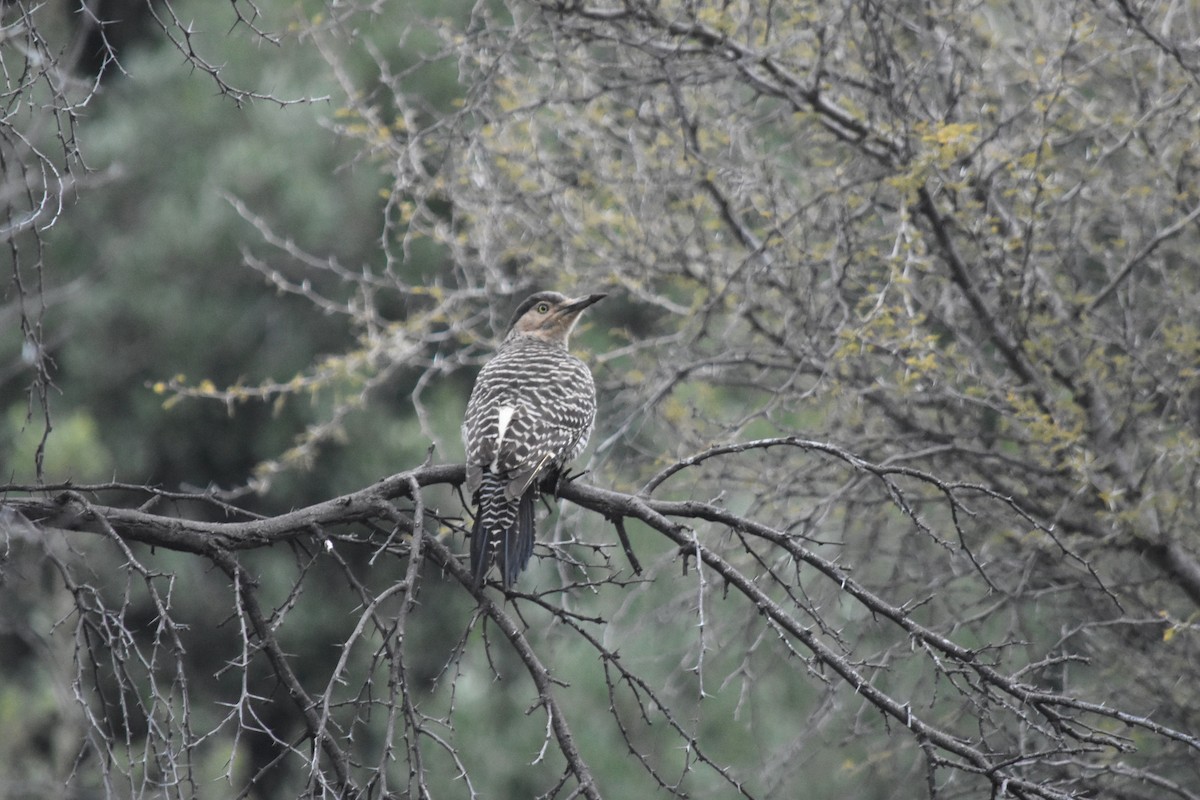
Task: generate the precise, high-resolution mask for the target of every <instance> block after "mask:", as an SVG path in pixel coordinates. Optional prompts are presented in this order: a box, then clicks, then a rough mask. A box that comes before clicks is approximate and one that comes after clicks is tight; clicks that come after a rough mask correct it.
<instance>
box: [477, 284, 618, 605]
mask: <svg viewBox="0 0 1200 800" xmlns="http://www.w3.org/2000/svg"><path fill="white" fill-rule="evenodd" d="M606 296H607V295H605V294H586V295H582V296H580V297H567V296H565V295H562V294H559V293H558V292H537V293H536V294H533V295H530V296H529V297H527V298H526V299H525V300H524V301H523V302H522V303H521V304H520V305H518V306H517V308H516V311H514V312H513V315H512V320H511V321H510V322H509V326H508V331H507V333H506V334H505V337H504V340H503V341H502V342H501V344H500V347H499V349H498V350H497V351H496V353H495V355H493V356H492V358H491V359H489V360H488V361H487V363H486V364H484V366H483V369H481V370H480V372H479V375H478V376H477V377H476V379H475V385H474V388H472V390H471V398H470V400H469V401H468V402H467V411H466V414H465V416H464V419H463V425H462V434H463V444H464V445H465V446H466V451H467V464H466V489H467V494H468V495H469V496H470V497H471V499H472V503H473V504H474V507H475V519H474V522H473V524H472V527H471V573H472V576H473V578H474V582H475V588H476V589H478V588H480V587H481V586H482V585H483V581H484V579H485V577H486V576H487V574H488V572H489V571H490V569H491V567H492V564H493V563H495V564H496V565H497V566H498V567H499V572H500V580H501V584H502V585H503V587H504V589H505V591H507V590H508V589H510V588H511V587H512V585H513V584H514V583H515V582H516V580H517V577H518V576H519V575H520V574H521V572H522V571H523V570H524V569H525V567H526V565H527V564H528V563H529V557H530V556H531V555H532V554H533V540H534V501H535V500H536V499H537V496H538V495H539V493H540V492H541V491H542V487H543V486H548V485H550V482H551V481H554V482H557V481H558V480H559V479H560V477H561V476H562V474H563V469H564V468H565V467H566V465H567V464H568V463H570V462H571V461H573V460H574V459H575V458H577V457H578V456H579V454H580V453H582V452H583V449H584V448H585V447H587V443H588V438H589V437H590V436H591V434H592V427H593V425H594V424H595V420H596V384H595V381H594V380H593V379H592V373H591V371H590V370H589V369H588V367H587V365H586V364H584V363H583V361H581V360H580V359H578V358H576V357H575V356H573V355H571V353H570V352H569V351H568V350H567V341H568V338H569V337H570V335H571V331H572V330H573V329H574V327H575V323H576V322H578V321H579V317H580V315H581V314H582V313H583V311H584V309H586V308H588V307H589V306H591V305H592V304H594V303H596V302H598V301H600V300H602V299H603V298H604V297H606Z"/></svg>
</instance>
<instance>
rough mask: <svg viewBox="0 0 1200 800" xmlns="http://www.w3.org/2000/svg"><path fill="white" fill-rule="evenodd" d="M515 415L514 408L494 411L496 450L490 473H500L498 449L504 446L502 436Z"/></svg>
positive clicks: (501, 408) (503, 407) (515, 408)
mask: <svg viewBox="0 0 1200 800" xmlns="http://www.w3.org/2000/svg"><path fill="white" fill-rule="evenodd" d="M515 413H517V407H516V406H500V407H499V408H498V409H496V449H495V450H494V451H493V452H494V453H495V455H494V456H492V472H496V473H498V472H499V471H500V447H501V445H503V444H504V434H505V432H507V431H508V423H510V422H512V418H513V414H515Z"/></svg>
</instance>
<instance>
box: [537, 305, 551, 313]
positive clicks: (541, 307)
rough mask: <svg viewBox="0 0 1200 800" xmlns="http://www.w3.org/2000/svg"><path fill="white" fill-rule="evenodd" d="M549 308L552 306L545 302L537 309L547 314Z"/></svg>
mask: <svg viewBox="0 0 1200 800" xmlns="http://www.w3.org/2000/svg"><path fill="white" fill-rule="evenodd" d="M549 310H550V306H548V305H546V304H545V303H539V304H538V307H537V311H538V313H539V314H545V313H546V312H547V311H549Z"/></svg>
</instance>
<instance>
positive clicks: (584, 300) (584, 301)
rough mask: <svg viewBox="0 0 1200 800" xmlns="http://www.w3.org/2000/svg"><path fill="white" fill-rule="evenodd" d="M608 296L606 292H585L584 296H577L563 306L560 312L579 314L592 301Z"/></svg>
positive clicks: (595, 301)
mask: <svg viewBox="0 0 1200 800" xmlns="http://www.w3.org/2000/svg"><path fill="white" fill-rule="evenodd" d="M606 297H608V295H606V294H585V295H584V296H583V297H576V298H575V299H573V300H571V301H570V302H569V303H567V304H566V305H564V306H563V307H562V310H561V311H560V312H559V313H561V314H578V313H579V312H580V311H583V310H584V309H585V308H587V307H588V306H590V305H591V304H592V303H597V302H599V301H601V300H603V299H604V298H606Z"/></svg>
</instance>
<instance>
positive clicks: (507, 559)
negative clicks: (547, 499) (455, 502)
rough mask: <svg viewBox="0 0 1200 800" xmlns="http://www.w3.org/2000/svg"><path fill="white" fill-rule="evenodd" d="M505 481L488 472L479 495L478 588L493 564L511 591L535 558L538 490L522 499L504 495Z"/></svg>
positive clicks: (474, 560) (474, 543) (474, 557)
mask: <svg viewBox="0 0 1200 800" xmlns="http://www.w3.org/2000/svg"><path fill="white" fill-rule="evenodd" d="M504 486H505V484H504V481H502V480H500V479H499V478H497V477H496V476H495V475H492V474H490V473H487V474H485V475H484V476H483V483H481V484H480V485H479V491H477V492H476V493H475V504H476V505H475V524H474V525H473V526H472V528H471V574H472V575H474V576H475V586H476V587H479V586H482V585H483V579H484V577H486V576H487V573H488V570H489V569H490V568H491V566H492V562H493V561H494V562H496V563H497V564H498V565H499V567H500V580H501V581H502V582H503V584H504V588H505V589H507V588H509V587H510V586H512V585H513V584H514V583H516V581H517V576H518V575H520V574H521V571H522V570H524V569H525V566H526V565H527V564H528V563H529V557H530V556H531V555H533V504H534V499H535V497H536V494H537V492H536V489H535V488H534V487H532V486H531V487H530V488H529V489H527V490H526V491H525V493H524V494H523V495H521V497H520V499H519V500H510V499H508V497H506V496H505V494H504Z"/></svg>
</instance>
